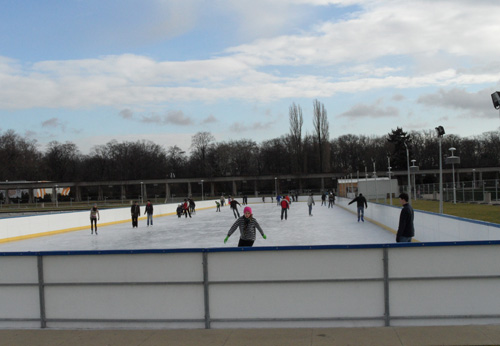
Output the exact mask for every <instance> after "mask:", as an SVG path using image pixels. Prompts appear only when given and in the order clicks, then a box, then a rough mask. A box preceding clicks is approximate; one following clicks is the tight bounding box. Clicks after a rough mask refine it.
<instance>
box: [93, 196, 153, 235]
mask: <svg viewBox="0 0 500 346" xmlns="http://www.w3.org/2000/svg"><path fill="white" fill-rule="evenodd" d="M140 215H141V207H140V206H139V204H138V202H137V201H134V202H132V206H131V207H130V216H131V218H132V228H136V227H138V226H139V221H138V220H139V216H140ZM144 215H147V225H148V227H149V225H151V226H153V204H152V203H151V201H150V200H148V201H147V203H146V205H145V208H144ZM100 219H101V216H100V214H99V208H97V204H95V203H94V206H93V207H92V208H91V209H90V234H94V232H95V234H96V235H97V221H98V220H100Z"/></svg>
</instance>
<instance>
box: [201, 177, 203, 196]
mask: <svg viewBox="0 0 500 346" xmlns="http://www.w3.org/2000/svg"><path fill="white" fill-rule="evenodd" d="M201 200H202V201H203V179H202V180H201Z"/></svg>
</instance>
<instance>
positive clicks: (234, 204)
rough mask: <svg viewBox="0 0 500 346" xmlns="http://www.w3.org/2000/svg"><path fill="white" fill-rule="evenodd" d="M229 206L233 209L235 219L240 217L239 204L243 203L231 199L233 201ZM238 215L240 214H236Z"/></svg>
mask: <svg viewBox="0 0 500 346" xmlns="http://www.w3.org/2000/svg"><path fill="white" fill-rule="evenodd" d="M229 206H230V207H231V209H232V210H233V215H234V218H235V219H237V218H239V217H240V212H239V211H238V206H241V204H240V203H239V202H238V201H237V200H235V199H231V202H229ZM236 215H238V216H236Z"/></svg>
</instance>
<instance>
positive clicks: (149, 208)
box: [144, 200, 153, 227]
mask: <svg viewBox="0 0 500 346" xmlns="http://www.w3.org/2000/svg"><path fill="white" fill-rule="evenodd" d="M144 214H147V218H148V227H149V223H151V226H153V204H151V201H150V200H148V202H147V203H146V208H145V209H144Z"/></svg>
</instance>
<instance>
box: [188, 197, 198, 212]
mask: <svg viewBox="0 0 500 346" xmlns="http://www.w3.org/2000/svg"><path fill="white" fill-rule="evenodd" d="M188 201H189V211H190V212H191V214H196V211H195V209H196V203H195V202H194V200H193V199H192V198H189V199H188Z"/></svg>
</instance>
